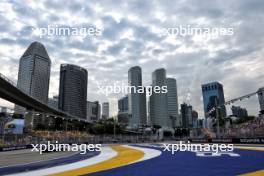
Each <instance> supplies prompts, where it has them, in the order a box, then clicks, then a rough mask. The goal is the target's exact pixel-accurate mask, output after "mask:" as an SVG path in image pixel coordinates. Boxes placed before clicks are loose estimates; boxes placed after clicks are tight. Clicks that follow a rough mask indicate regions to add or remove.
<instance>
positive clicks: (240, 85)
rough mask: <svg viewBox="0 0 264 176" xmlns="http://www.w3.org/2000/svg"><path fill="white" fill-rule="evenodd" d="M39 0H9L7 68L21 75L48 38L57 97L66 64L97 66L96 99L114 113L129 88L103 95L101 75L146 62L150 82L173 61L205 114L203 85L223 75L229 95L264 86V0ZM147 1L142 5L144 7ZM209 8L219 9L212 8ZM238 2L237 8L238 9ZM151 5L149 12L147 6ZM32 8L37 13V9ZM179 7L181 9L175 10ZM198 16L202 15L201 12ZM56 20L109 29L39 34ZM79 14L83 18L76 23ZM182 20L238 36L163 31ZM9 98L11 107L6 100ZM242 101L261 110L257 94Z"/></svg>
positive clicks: (110, 76) (2, 63) (0, 65)
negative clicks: (27, 55)
mask: <svg viewBox="0 0 264 176" xmlns="http://www.w3.org/2000/svg"><path fill="white" fill-rule="evenodd" d="M38 3H40V4H42V5H39V6H36V5H34V2H32V3H31V5H26V3H25V4H24V5H23V4H21V3H19V2H11V1H5V2H1V4H0V5H1V6H2V7H3V8H2V9H3V10H2V11H1V12H0V15H1V18H2V19H3V20H2V25H3V28H2V31H0V35H1V36H3V37H2V38H1V41H0V45H1V47H0V48H1V49H0V56H1V60H0V70H1V73H3V74H4V75H6V76H7V77H9V78H11V79H12V80H13V81H14V82H16V81H17V73H18V64H19V63H18V60H19V58H20V57H21V55H22V53H23V52H24V51H25V49H26V47H27V46H28V45H29V44H30V43H31V42H33V41H40V42H41V43H43V44H44V45H45V47H46V48H47V50H48V52H49V56H50V59H51V61H52V66H51V80H50V94H49V97H52V96H54V95H58V87H59V83H58V82H59V81H58V80H59V68H60V64H62V63H71V64H76V65H80V66H81V67H84V68H85V69H87V70H88V71H89V73H90V75H91V76H90V77H89V80H88V83H89V85H90V86H89V87H88V100H89V101H96V100H98V101H99V102H105V101H107V102H110V106H111V107H110V110H111V111H112V112H111V113H110V114H111V115H114V114H116V113H117V100H118V99H119V98H120V97H122V96H123V95H120V96H119V95H110V96H109V97H108V98H107V97H106V96H105V95H102V94H98V93H96V92H97V89H98V88H97V85H96V84H95V83H94V82H95V80H102V83H103V84H104V82H107V83H111V80H121V81H124V82H126V80H127V74H126V73H127V70H128V68H130V67H132V66H135V65H138V66H140V67H141V68H142V77H143V78H142V79H143V81H144V82H143V85H144V86H145V85H149V84H150V82H151V81H150V80H151V72H152V71H153V70H155V69H157V68H160V67H163V68H165V69H166V70H167V72H168V73H169V74H170V75H168V77H173V78H176V80H177V83H178V96H179V104H181V103H183V102H187V103H189V104H191V105H192V106H193V107H194V108H195V110H197V111H198V113H199V117H201V115H202V114H203V104H202V99H201V95H202V91H201V88H200V86H201V85H202V84H205V83H208V82H212V81H218V82H221V83H222V84H223V86H224V92H225V98H226V100H229V99H232V98H235V97H239V96H241V95H244V94H247V93H251V92H254V91H256V90H257V89H258V88H260V87H263V85H264V75H263V72H262V66H263V65H264V61H263V55H264V48H263V46H264V45H263V44H264V40H263V37H260V36H263V33H264V32H263V30H262V26H263V20H261V18H262V15H261V14H262V13H261V10H262V9H261V8H258V7H262V6H263V3H261V2H258V1H254V2H251V4H248V2H241V1H232V2H229V1H226V3H222V1H216V2H214V3H212V2H210V1H207V2H206V3H198V2H196V1H182V2H174V3H173V4H170V3H171V2H169V1H168V2H167V3H161V4H159V2H156V3H158V4H155V5H154V4H153V2H146V1H135V2H134V3H132V4H133V5H131V6H129V7H127V6H126V5H125V3H123V2H120V3H117V4H116V3H107V2H100V3H99V2H96V5H95V6H92V4H93V1H92V2H91V4H90V5H88V4H86V3H82V2H79V3H78V2H72V3H69V4H65V6H64V8H63V9H62V8H59V7H60V4H56V3H55V2H53V3H52V4H51V2H47V1H46V2H43V3H42V2H38ZM94 3H95V2H94ZM113 4H115V6H113ZM222 4H227V6H223V5H222ZM11 6H13V8H12V7H11ZM80 6H82V7H83V8H84V9H83V10H80V11H79V14H73V13H72V10H73V8H78V7H80ZM139 6H140V7H141V8H137V7H139ZM205 6H206V8H205ZM16 7H19V8H16ZM42 7H46V9H42ZM109 7H111V8H109ZM157 7H160V8H158V9H157ZM207 7H209V8H208V9H210V7H213V8H211V10H208V9H207ZM231 7H232V8H231ZM234 8H235V10H236V15H233V16H230V15H229V14H230V12H231V11H233V10H234ZM25 9H28V10H25ZM109 9H113V10H114V11H111V10H109ZM117 9H118V10H117ZM146 9H147V10H148V11H149V13H148V14H146V13H143V12H145V10H146ZM152 9H153V10H152ZM252 9H254V12H253V11H251V10H252ZM30 10H32V11H34V12H35V13H34V15H33V13H30ZM25 11H26V12H28V13H25ZM54 11H55V12H56V11H58V12H60V13H54ZM171 12H173V15H170V14H171ZM259 12H260V13H259ZM143 14H144V15H143ZM256 14H258V15H256ZM193 15H194V16H196V17H197V18H195V19H193ZM40 16H46V17H47V18H40ZM142 16H144V17H142ZM35 17H39V18H35ZM69 17H72V18H69ZM36 19H39V20H36ZM49 19H54V20H53V21H54V24H58V25H60V24H61V25H72V26H87V25H88V26H89V25H95V26H97V27H99V28H103V30H102V36H99V37H90V38H89V37H88V38H84V39H79V38H76V37H58V36H57V37H56V36H54V37H50V38H48V37H45V36H44V37H43V38H39V36H35V35H33V34H32V33H31V30H32V29H31V27H32V26H33V27H47V26H48V25H49ZM76 19H78V21H80V22H79V23H76V21H77V20H76ZM84 19H85V20H84ZM213 19H217V20H213ZM63 21H64V22H63ZM84 21H85V22H84ZM214 21H215V22H214ZM175 24H181V25H183V26H187V25H191V26H194V27H195V26H199V25H201V26H203V25H204V26H209V27H217V26H222V27H234V35H233V36H220V37H219V38H217V39H208V40H201V39H199V36H187V37H179V38H177V41H176V40H175V38H172V37H170V36H160V35H158V34H157V33H156V32H155V31H156V30H157V29H162V28H164V27H174V26H175ZM58 47H59V48H58ZM105 75H107V77H106V76H105ZM1 105H8V106H10V104H6V103H4V102H3V101H1ZM235 105H239V106H242V107H245V108H247V110H248V112H249V115H251V114H253V115H257V114H258V111H259V104H258V98H257V97H254V98H253V97H252V98H251V99H249V100H246V101H244V102H242V103H236V104H235ZM227 109H228V110H229V109H230V108H229V107H228V108H227ZM229 111H230V110H229ZM229 114H230V112H229Z"/></svg>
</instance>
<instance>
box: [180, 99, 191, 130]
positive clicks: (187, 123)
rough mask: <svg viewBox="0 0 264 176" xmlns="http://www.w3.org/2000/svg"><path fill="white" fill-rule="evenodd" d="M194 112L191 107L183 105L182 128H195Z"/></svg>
mask: <svg viewBox="0 0 264 176" xmlns="http://www.w3.org/2000/svg"><path fill="white" fill-rule="evenodd" d="M192 113H193V110H192V106H191V105H187V104H186V103H183V104H181V116H182V127H183V128H191V127H193V114H192Z"/></svg>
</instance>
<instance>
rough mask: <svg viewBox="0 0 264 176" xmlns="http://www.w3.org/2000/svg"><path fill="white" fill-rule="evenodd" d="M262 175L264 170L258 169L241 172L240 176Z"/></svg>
mask: <svg viewBox="0 0 264 176" xmlns="http://www.w3.org/2000/svg"><path fill="white" fill-rule="evenodd" d="M263 175H264V170H259V171H256V172H250V173H246V174H242V175H240V176H263Z"/></svg>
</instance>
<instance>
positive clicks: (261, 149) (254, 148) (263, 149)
mask: <svg viewBox="0 0 264 176" xmlns="http://www.w3.org/2000/svg"><path fill="white" fill-rule="evenodd" d="M235 149H240V150H257V151H264V148H256V147H250V148H242V147H235Z"/></svg>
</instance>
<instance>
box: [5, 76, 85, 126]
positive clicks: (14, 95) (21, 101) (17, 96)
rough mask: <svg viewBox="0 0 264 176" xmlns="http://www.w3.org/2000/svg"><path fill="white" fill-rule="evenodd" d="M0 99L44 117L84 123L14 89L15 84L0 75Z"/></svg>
mask: <svg viewBox="0 0 264 176" xmlns="http://www.w3.org/2000/svg"><path fill="white" fill-rule="evenodd" d="M0 98H2V99H5V100H7V101H9V102H12V103H14V104H17V105H20V106H22V107H25V108H26V109H27V110H29V111H35V112H38V113H43V114H46V115H52V116H54V117H55V118H56V117H61V118H66V119H69V120H78V121H84V122H85V120H84V119H81V118H78V117H75V116H73V115H71V114H69V113H66V112H64V111H61V110H58V109H54V108H52V107H50V106H48V105H47V104H45V103H42V102H40V101H38V100H37V99H35V98H33V97H32V96H30V95H28V94H27V93H25V92H24V91H22V90H20V89H19V88H17V87H16V84H15V83H14V82H12V81H11V80H10V79H8V78H7V77H6V76H4V75H3V74H1V73H0Z"/></svg>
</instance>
